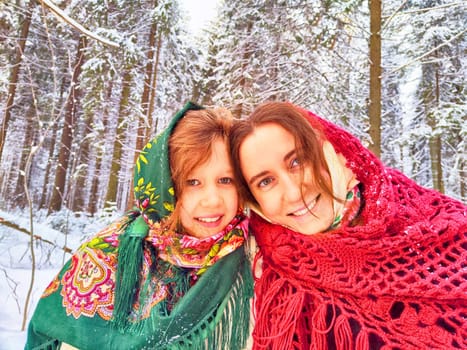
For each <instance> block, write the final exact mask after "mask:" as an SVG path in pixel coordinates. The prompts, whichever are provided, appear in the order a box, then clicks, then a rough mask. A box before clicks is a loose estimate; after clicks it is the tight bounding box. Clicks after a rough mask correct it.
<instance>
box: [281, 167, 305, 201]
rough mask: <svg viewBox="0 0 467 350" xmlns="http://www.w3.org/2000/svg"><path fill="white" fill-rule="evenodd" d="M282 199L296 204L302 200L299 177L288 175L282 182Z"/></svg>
mask: <svg viewBox="0 0 467 350" xmlns="http://www.w3.org/2000/svg"><path fill="white" fill-rule="evenodd" d="M282 184H283V188H282V190H283V193H284V199H285V200H287V201H289V202H297V201H301V200H302V181H301V177H300V176H293V175H290V174H289V175H288V176H285V177H284V179H283V181H282Z"/></svg>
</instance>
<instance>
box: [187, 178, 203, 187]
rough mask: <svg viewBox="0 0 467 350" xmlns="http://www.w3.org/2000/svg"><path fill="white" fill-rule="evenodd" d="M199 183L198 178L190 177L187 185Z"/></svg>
mask: <svg viewBox="0 0 467 350" xmlns="http://www.w3.org/2000/svg"><path fill="white" fill-rule="evenodd" d="M199 183H200V182H199V180H197V179H188V180H186V185H187V186H197V185H199Z"/></svg>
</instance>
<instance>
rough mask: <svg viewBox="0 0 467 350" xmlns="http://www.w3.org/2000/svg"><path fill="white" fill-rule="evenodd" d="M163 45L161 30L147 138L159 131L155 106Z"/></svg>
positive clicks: (155, 63)
mask: <svg viewBox="0 0 467 350" xmlns="http://www.w3.org/2000/svg"><path fill="white" fill-rule="evenodd" d="M161 47H162V32H161V31H159V35H158V37H157V46H156V57H155V62H154V66H153V70H152V84H151V98H150V99H149V110H148V121H149V129H148V133H147V134H146V139H147V138H149V137H151V134H152V133H153V132H156V131H157V121H155V122H154V118H153V114H154V108H155V106H156V93H157V91H156V90H157V76H158V68H159V58H160V53H161Z"/></svg>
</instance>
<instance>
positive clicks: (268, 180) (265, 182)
mask: <svg viewBox="0 0 467 350" xmlns="http://www.w3.org/2000/svg"><path fill="white" fill-rule="evenodd" d="M271 183H272V178H271V177H266V178H264V179H262V180H261V181H260V182H258V187H266V186H268V185H270V184H271Z"/></svg>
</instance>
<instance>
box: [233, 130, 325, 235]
mask: <svg viewBox="0 0 467 350" xmlns="http://www.w3.org/2000/svg"><path fill="white" fill-rule="evenodd" d="M240 163H241V170H242V173H243V175H244V177H245V179H246V182H247V183H248V186H249V188H250V190H251V192H252V194H253V196H254V197H255V198H256V200H257V201H258V204H259V206H260V208H261V211H262V213H263V214H264V215H265V216H266V217H267V218H268V219H269V220H271V221H272V222H274V223H276V224H280V225H283V226H287V227H289V228H291V229H293V230H294V231H297V232H300V233H302V234H305V235H311V234H314V233H318V232H322V231H325V230H326V229H327V228H329V226H330V225H331V224H332V222H333V220H334V211H333V199H332V197H331V196H330V195H328V194H326V193H325V192H323V191H322V190H320V189H318V188H316V187H315V186H313V185H312V181H311V180H312V176H313V174H312V170H311V167H310V166H302V165H301V164H300V162H299V160H298V158H297V151H296V149H295V138H294V136H293V135H292V134H291V133H290V132H288V131H287V130H285V129H284V128H283V127H282V126H280V125H278V124H274V123H267V124H263V125H261V126H259V127H256V128H255V130H254V131H253V133H252V134H250V135H249V136H248V137H246V139H245V140H244V141H243V143H242V145H241V147H240ZM302 170H303V172H302ZM302 174H303V175H302Z"/></svg>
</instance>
